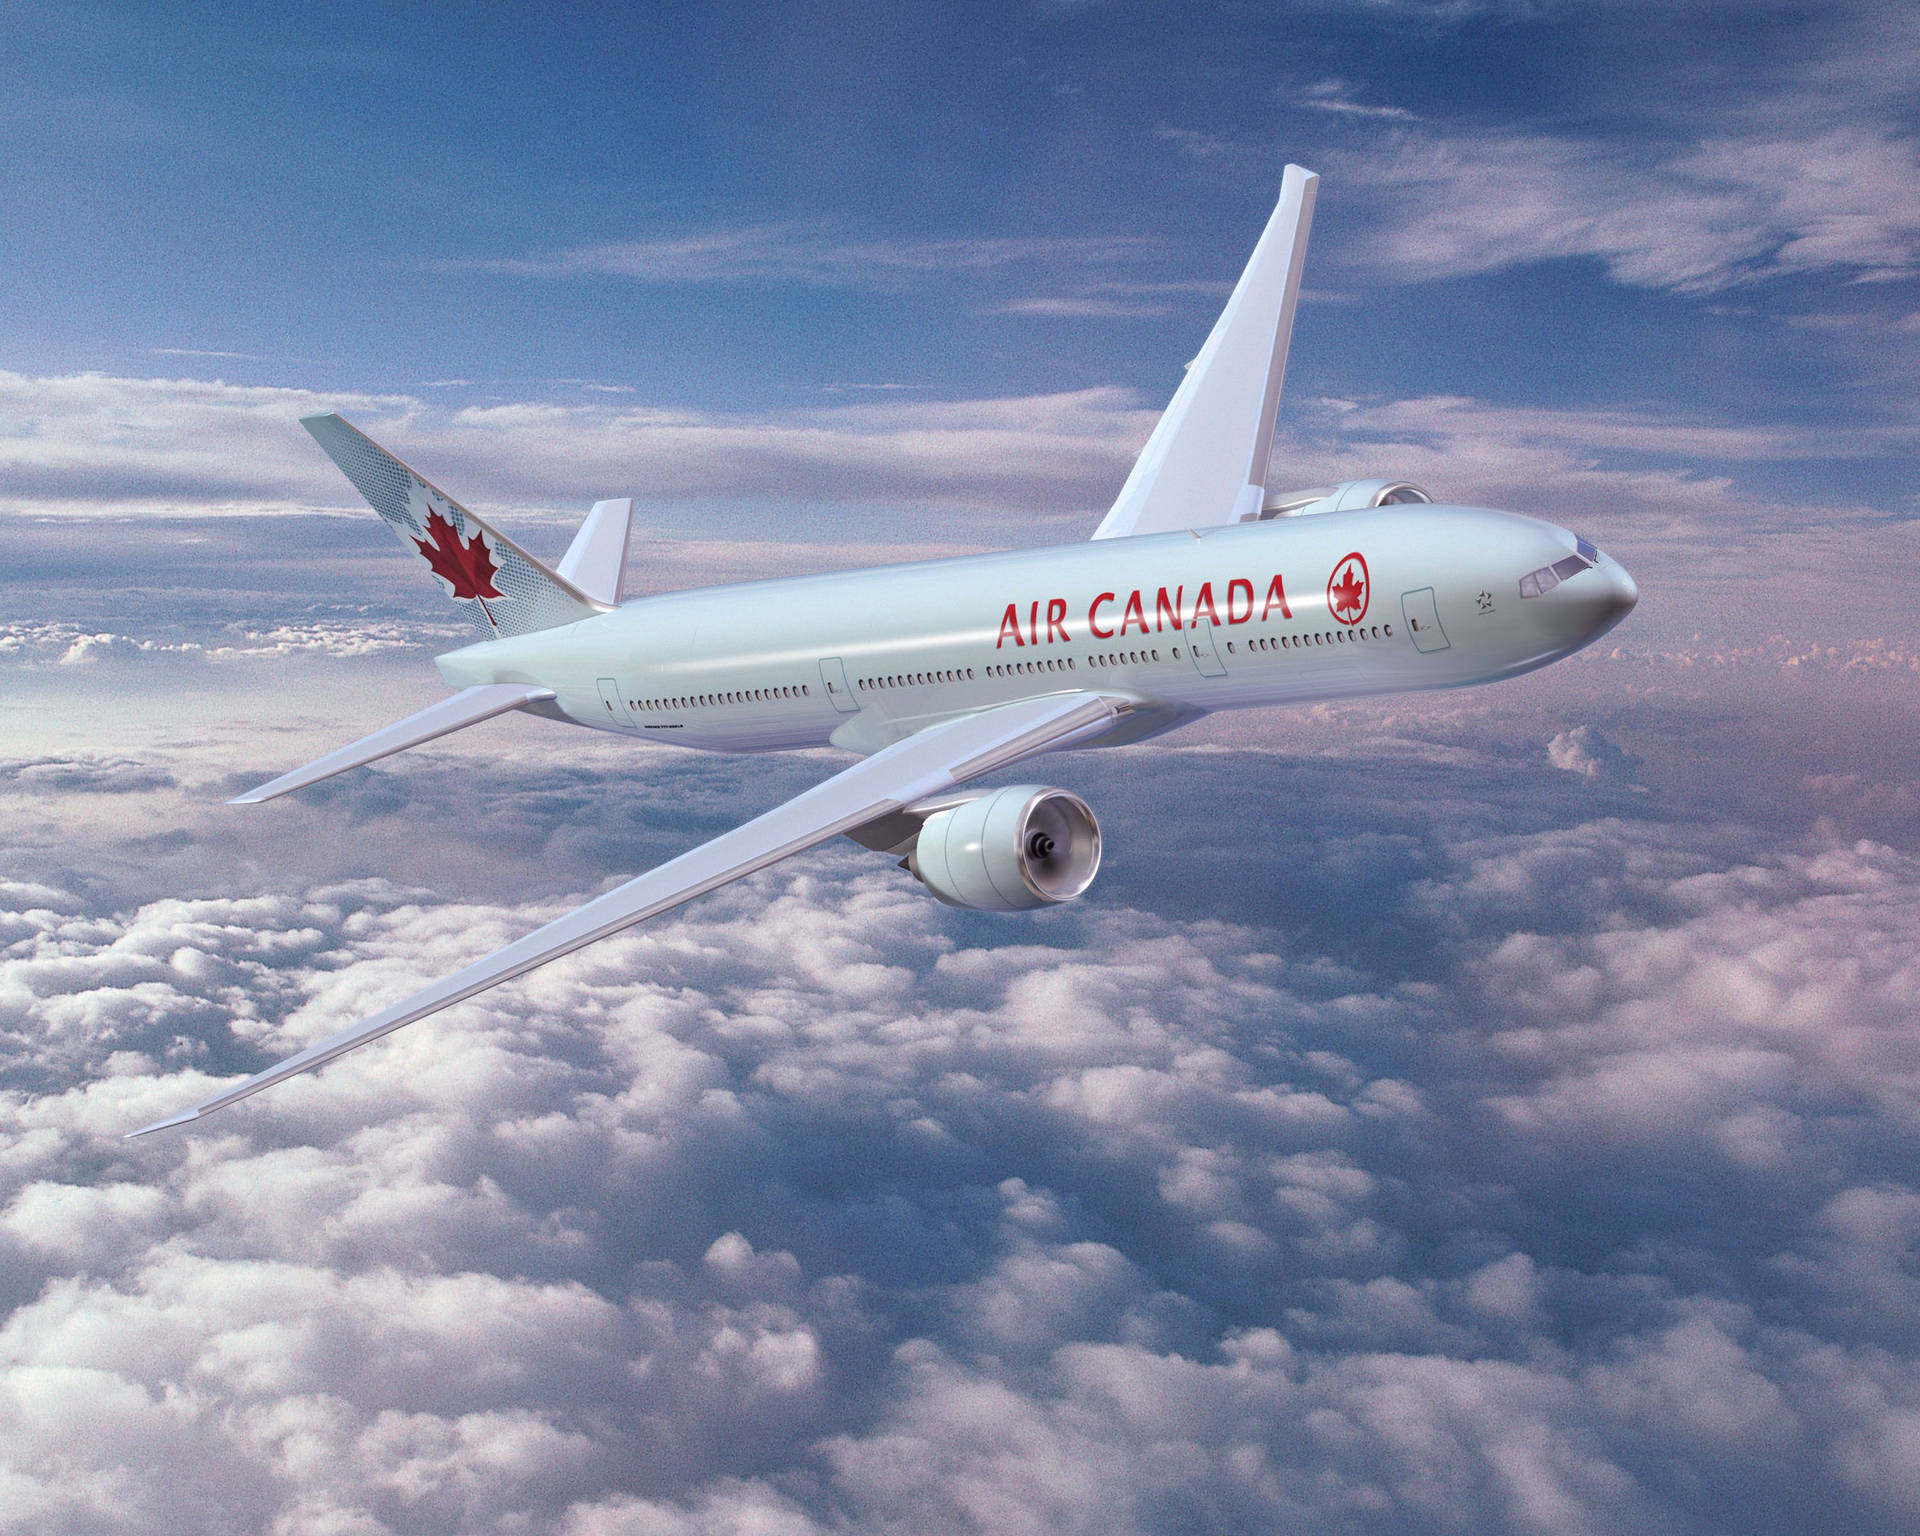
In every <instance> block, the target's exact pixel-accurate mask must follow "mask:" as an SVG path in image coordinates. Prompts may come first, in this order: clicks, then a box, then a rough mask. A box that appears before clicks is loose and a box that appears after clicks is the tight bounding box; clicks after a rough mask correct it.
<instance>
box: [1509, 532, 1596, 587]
mask: <svg viewBox="0 0 1920 1536" xmlns="http://www.w3.org/2000/svg"><path fill="white" fill-rule="evenodd" d="M1574 547H1575V548H1576V550H1577V551H1578V553H1576V554H1571V555H1568V556H1567V557H1566V558H1565V559H1564V560H1556V561H1554V562H1553V564H1552V565H1543V566H1541V567H1540V569H1539V570H1537V571H1529V572H1528V573H1527V574H1526V575H1524V576H1522V577H1521V578H1520V595H1521V596H1522V597H1538V596H1539V595H1540V594H1541V593H1542V592H1551V591H1552V590H1553V589H1554V588H1555V587H1557V586H1559V585H1560V583H1561V582H1563V581H1565V580H1566V579H1567V578H1568V577H1569V576H1578V575H1579V574H1580V573H1581V572H1582V571H1585V570H1590V569H1591V568H1592V567H1594V566H1596V565H1598V564H1599V563H1600V551H1599V550H1597V549H1595V548H1594V547H1593V546H1592V545H1591V544H1589V543H1588V542H1587V541H1586V540H1585V539H1576V540H1575V541H1574Z"/></svg>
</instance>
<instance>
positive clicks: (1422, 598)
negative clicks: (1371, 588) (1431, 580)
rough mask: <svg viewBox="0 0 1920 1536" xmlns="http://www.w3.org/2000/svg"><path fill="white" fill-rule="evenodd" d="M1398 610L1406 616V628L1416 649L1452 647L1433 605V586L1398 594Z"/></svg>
mask: <svg viewBox="0 0 1920 1536" xmlns="http://www.w3.org/2000/svg"><path fill="white" fill-rule="evenodd" d="M1400 612H1401V613H1402V614H1404V615H1405V616H1406V620H1407V630H1408V632H1409V633H1410V634H1411V635H1412V636H1413V644H1414V648H1415V649H1416V650H1421V651H1444V650H1448V649H1450V648H1451V647H1452V644H1453V642H1452V641H1450V640H1449V639H1447V632H1446V631H1445V630H1444V629H1442V628H1441V627H1440V613H1439V610H1438V609H1436V608H1435V607H1434V605H1433V588H1432V587H1422V588H1420V590H1419V591H1417V592H1403V593H1401V594H1400Z"/></svg>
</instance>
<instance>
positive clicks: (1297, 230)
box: [1093, 165, 1320, 539]
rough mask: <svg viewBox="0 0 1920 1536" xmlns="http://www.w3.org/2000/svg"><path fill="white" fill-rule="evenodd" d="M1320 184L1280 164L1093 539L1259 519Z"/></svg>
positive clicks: (1307, 174) (1296, 168)
mask: <svg viewBox="0 0 1920 1536" xmlns="http://www.w3.org/2000/svg"><path fill="white" fill-rule="evenodd" d="M1319 185H1320V178H1319V177H1318V176H1316V175H1314V174H1313V172H1311V171H1308V170H1303V169H1301V167H1299V166H1297V165H1290V166H1288V167H1287V169H1286V174H1285V175H1284V176H1282V178H1281V181H1280V202H1279V206H1278V207H1276V208H1275V209H1274V210H1273V217H1272V218H1271V219H1269V220H1268V221H1267V228H1266V232H1265V233H1264V234H1262V235H1261V237H1260V243H1259V244H1258V245H1256V246H1255V247H1254V249H1253V257H1252V259H1251V260H1249V261H1248V262H1247V270H1246V271H1245V272H1244V273H1242V274H1241V277H1240V282H1239V284H1238V285H1237V286H1236V287H1235V288H1234V290H1233V297H1231V298H1230V299H1228V300H1227V307H1226V308H1225V309H1224V310H1222V311H1221V313H1220V318H1219V320H1218V321H1217V322H1215V324H1214V327H1213V334H1212V335H1210V336H1208V337H1207V344H1206V345H1205V346H1204V347H1202V348H1201V349H1200V355H1199V356H1198V357H1196V358H1195V359H1194V360H1193V365H1192V366H1191V367H1190V368H1189V369H1188V370H1187V376H1186V379H1185V380H1184V381H1183V382H1182V383H1181V385H1180V388H1179V390H1178V391H1176V392H1175V394H1174V397H1173V403H1172V404H1170V405H1169V406H1168V407H1167V409H1166V411H1165V413H1164V414H1163V415H1162V416H1161V417H1160V424H1159V425H1158V426H1156V427H1155V428H1154V429H1153V436H1152V437H1150V438H1148V439H1147V446H1146V447H1145V448H1143V449H1142V450H1141V451H1140V457H1139V458H1138V459H1137V460H1136V461H1135V463H1134V466H1133V473H1132V474H1130V475H1128V476H1127V483H1126V484H1125V485H1124V486H1122V487H1121V488H1120V495H1119V498H1118V499H1117V500H1116V501H1115V502H1114V504H1113V509H1112V510H1111V511H1110V512H1108V513H1107V515H1106V517H1105V518H1103V519H1102V520H1101V523H1100V526H1099V528H1098V529H1097V530H1095V532H1094V535H1093V536H1094V537H1095V538H1096V539H1113V538H1121V537H1124V536H1125V535H1127V534H1134V533H1169V532H1172V531H1174V530H1176V529H1180V528H1211V527H1217V526H1219V525H1221V524H1224V523H1237V522H1246V521H1251V520H1253V519H1255V518H1257V517H1259V515H1260V503H1261V501H1262V500H1263V499H1264V497H1265V495H1266V481H1267V456H1268V455H1269V453H1271V452H1272V449H1273V424H1274V418H1275V416H1276V414H1277V413H1278V411H1279V409H1280V385H1281V382H1282V380H1284V379H1285V377H1286V372H1287V343H1288V341H1289V340H1290V339H1291V338H1292V335H1293V312H1294V308H1295V306H1296V305H1297V304H1298V303H1299V302H1300V273H1301V269H1302V267H1303V266H1304V264H1305V262H1306V256H1307V231H1308V229H1309V228H1310V227H1311V225H1312V223H1313V201H1314V195H1315V192H1316V190H1317V189H1318V187H1319Z"/></svg>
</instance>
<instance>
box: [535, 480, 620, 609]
mask: <svg viewBox="0 0 1920 1536" xmlns="http://www.w3.org/2000/svg"><path fill="white" fill-rule="evenodd" d="M632 536H633V498H632V497H631V496H623V497H621V498H620V499H619V500H618V501H596V502H595V503H594V504H593V510H592V511H591V512H589V513H588V514H587V520H586V521H585V522H584V523H582V524H581V525H580V531H579V532H578V533H576V534H575V535H574V536H573V542H572V543H571V544H569V545H568V546H567V552H566V553H565V554H564V555H562V556H561V557H560V563H559V565H557V566H555V567H554V572H555V574H556V575H558V576H559V577H560V579H561V580H562V581H570V582H572V583H573V584H574V585H575V586H576V587H578V588H579V589H580V590H581V591H582V592H584V593H586V594H587V596H588V597H590V598H592V599H593V600H594V601H595V602H596V603H605V604H606V605H607V606H608V607H609V608H612V607H615V606H617V605H618V604H619V602H620V598H621V595H622V592H623V590H624V587H625V583H626V574H627V541H628V540H629V539H630V538H631V537H632Z"/></svg>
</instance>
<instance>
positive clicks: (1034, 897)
mask: <svg viewBox="0 0 1920 1536" xmlns="http://www.w3.org/2000/svg"><path fill="white" fill-rule="evenodd" d="M907 867H908V868H909V869H911V870H912V871H913V873H914V875H915V876H916V877H917V878H918V879H919V880H920V882H921V883H922V884H923V885H925V886H926V888H927V889H928V890H930V891H932V892H933V894H934V895H935V896H937V897H938V898H939V899H940V900H941V901H944V902H945V903H946V904H947V905H948V906H950V907H972V908H974V909H975V910H977V911H983V912H1021V911H1026V910H1028V909H1030V908H1033V907H1047V906H1052V905H1054V904H1055V903H1056V902H1062V901H1072V900H1073V898H1074V897H1076V896H1078V895H1079V894H1080V893H1081V892H1082V891H1084V890H1086V888H1087V887H1088V886H1090V885H1092V884H1093V877H1094V875H1095V874H1096V873H1098V872H1099V869H1100V823H1099V822H1098V821H1096V820H1095V819H1094V815H1093V812H1092V811H1091V810H1090V809H1089V808H1088V806H1087V802H1086V801H1084V800H1082V799H1081V798H1080V797H1079V796H1078V795H1072V794H1068V793H1067V791H1066V790H1064V789H1048V788H1046V787H1045V786H1044V785H1039V784H1014V785H1010V786H1009V787H1007V788H1006V789H996V790H994V791H992V792H991V793H989V794H985V795H982V796H980V797H979V798H978V799H976V800H968V801H967V802H965V803H964V804H962V805H956V806H954V807H953V808H952V809H951V810H945V811H936V812H935V813H934V814H933V815H931V816H929V817H928V818H927V820H926V824H925V825H924V826H922V827H921V829H920V835H919V837H918V838H917V839H916V840H915V841H914V845H913V852H912V853H911V854H910V855H908V858H907Z"/></svg>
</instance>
